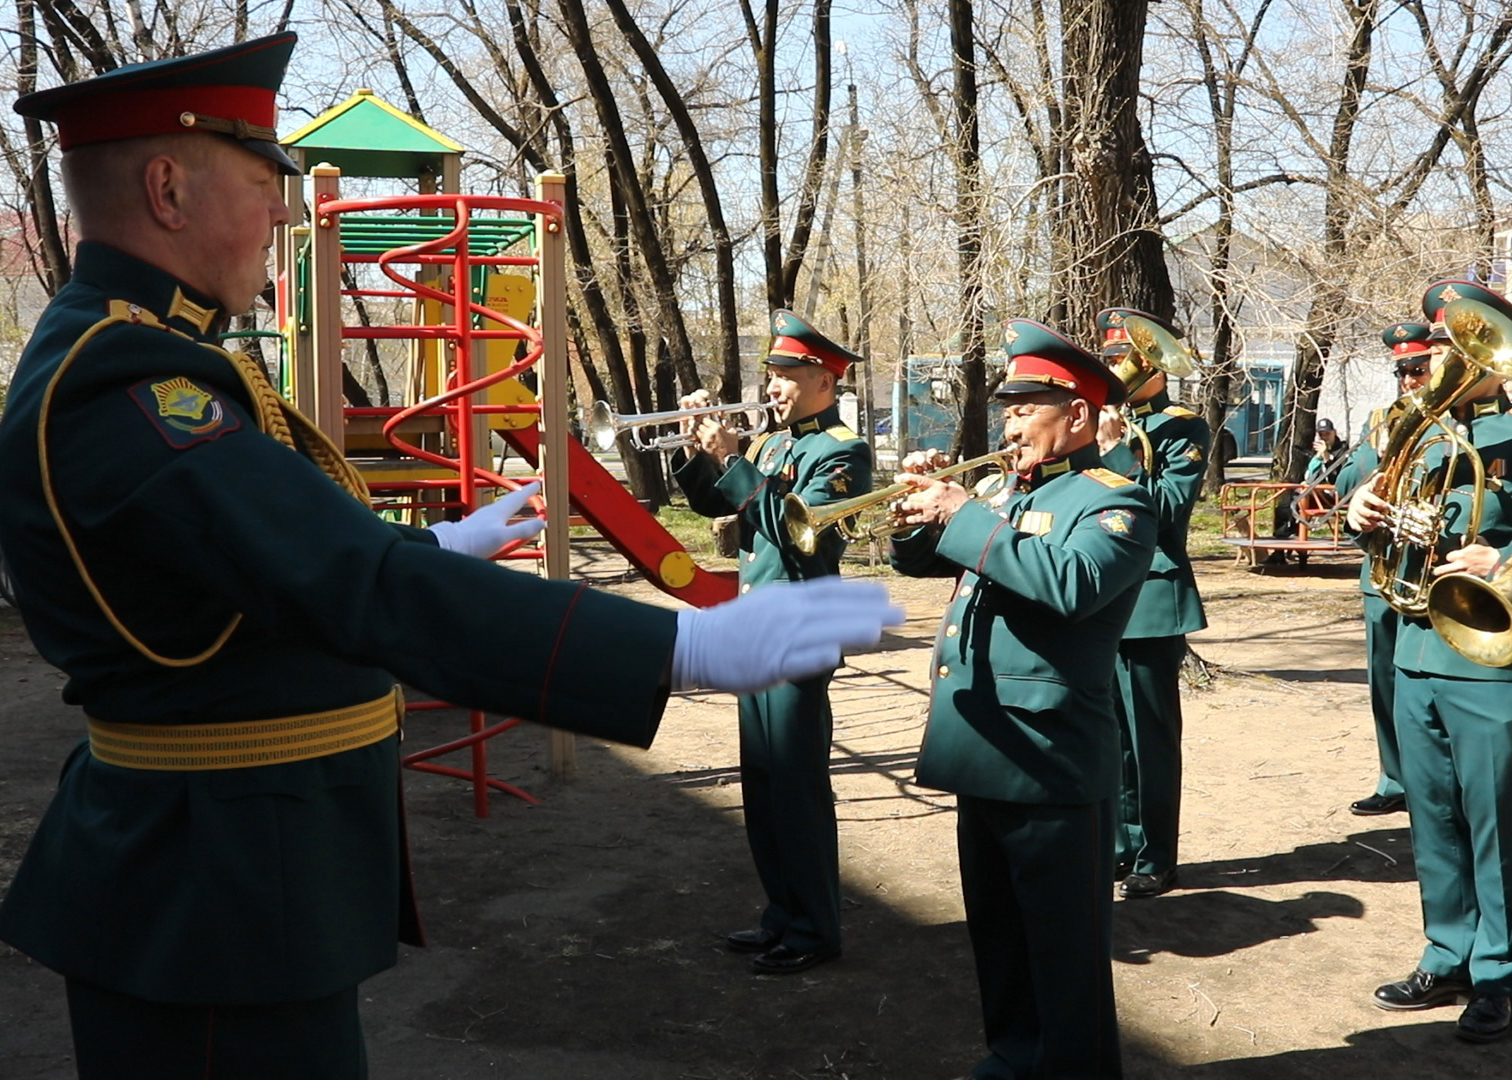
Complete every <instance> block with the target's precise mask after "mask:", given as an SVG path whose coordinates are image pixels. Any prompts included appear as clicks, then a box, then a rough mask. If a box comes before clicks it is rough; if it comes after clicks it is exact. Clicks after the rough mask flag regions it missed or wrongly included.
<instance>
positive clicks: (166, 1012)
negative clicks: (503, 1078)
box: [0, 33, 897, 1080]
mask: <svg viewBox="0 0 1512 1080" xmlns="http://www.w3.org/2000/svg"><path fill="white" fill-rule="evenodd" d="M294 42H295V37H294V35H293V34H288V33H285V34H279V35H275V36H272V37H266V38H259V39H256V40H252V41H248V42H245V43H243V44H240V45H234V46H230V47H228V48H225V49H219V50H215V51H213V52H208V53H202V54H199V55H194V56H188V57H183V58H179V59H174V60H166V61H161V62H156V63H151V64H144V65H133V66H128V67H123V68H118V69H116V70H115V71H112V72H110V73H109V74H106V75H103V76H100V77H98V78H96V79H92V80H89V81H86V82H83V83H76V84H70V85H66V86H62V87H57V88H53V89H49V90H44V91H41V92H38V93H36V94H32V95H28V96H26V97H24V98H22V99H21V100H20V101H18V102H17V104H16V108H17V110H18V111H19V112H21V113H22V114H23V115H26V116H28V117H35V118H37V119H41V120H49V121H52V122H53V123H55V124H56V126H57V129H58V140H59V143H60V145H61V147H62V150H63V161H62V169H63V180H64V185H65V187H66V189H67V193H68V199H69V203H70V206H71V208H72V211H73V215H74V219H73V220H74V223H75V225H76V226H77V228H78V231H79V235H80V237H81V241H80V244H79V247H78V252H77V257H76V260H75V265H74V268H73V275H72V277H71V279H70V281H69V282H68V284H67V285H66V286H65V287H64V288H63V289H62V290H61V291H60V292H59V293H58V295H57V296H56V297H55V298H54V299H53V301H52V302H51V304H49V306H48V307H47V309H46V311H45V312H44V313H43V315H42V316H41V318H40V320H39V321H38V324H37V327H36V330H35V333H34V335H33V337H32V339H31V341H30V343H29V344H28V346H27V348H26V350H25V352H24V353H23V355H22V358H21V361H20V363H19V365H18V368H17V371H16V375H15V378H14V380H13V382H12V383H11V386H10V391H9V400H8V402H7V409H6V411H5V415H4V419H3V421H0V545H3V546H4V548H5V553H6V559H7V566H8V568H9V569H10V571H11V573H12V575H13V580H14V585H15V589H16V595H17V600H18V604H19V607H20V610H21V614H22V616H23V618H24V619H25V622H26V625H27V629H28V631H29V632H30V634H31V638H32V641H33V642H34V643H35V645H36V647H37V649H38V651H39V652H40V653H41V654H42V655H43V656H44V657H45V658H46V659H47V660H48V661H49V662H50V663H52V664H53V665H55V666H57V667H58V668H60V669H62V671H63V672H64V673H65V674H66V675H67V683H66V684H65V686H64V689H63V698H64V700H65V701H67V702H69V703H70V704H73V705H76V706H78V707H79V708H80V709H82V711H83V713H84V715H85V718H86V726H87V729H88V739H87V740H86V741H84V742H81V743H80V745H79V746H78V747H77V748H76V749H75V751H74V752H73V753H72V754H71V755H70V756H69V758H68V760H67V761H66V762H65V764H64V766H63V770H62V775H61V777H60V780H59V788H58V792H57V795H56V797H55V798H54V799H53V801H52V803H51V805H50V806H49V808H48V810H47V811H46V814H45V815H44V817H43V819H42V821H41V823H40V824H39V826H38V829H37V833H36V836H35V837H34V838H33V840H32V843H31V845H30V847H29V848H28V850H27V852H26V854H25V856H24V857H23V859H22V861H21V864H20V867H19V869H18V870H17V872H16V876H15V878H14V880H13V881H12V882H11V883H10V887H9V889H8V890H7V893H6V896H5V900H4V903H3V904H0V939H3V940H5V941H7V942H9V943H10V944H11V945H14V946H15V947H16V948H17V949H20V950H21V951H23V952H25V953H27V954H28V955H30V956H32V957H34V958H35V959H36V960H38V961H39V962H40V963H42V964H45V965H46V966H47V967H49V968H51V969H53V970H54V971H57V972H59V973H60V974H62V975H63V976H64V980H65V987H66V990H67V996H68V1004H69V1012H70V1021H71V1024H72V1029H73V1034H74V1048H75V1060H76V1065H77V1068H78V1073H79V1075H80V1076H81V1077H83V1078H85V1080H136V1078H141V1080H148V1078H150V1080H188V1078H191V1077H194V1078H201V1077H214V1078H216V1080H228V1078H230V1080H268V1078H271V1077H278V1078H280V1080H290V1078H293V1080H304V1078H310V1080H316V1078H318V1080H331V1078H337V1077H340V1078H358V1077H362V1076H365V1075H366V1072H367V1068H366V1051H365V1048H364V1045H363V1039H362V1030H361V1023H360V1019H359V1012H358V984H359V983H361V982H362V981H363V980H364V979H366V978H368V977H369V976H371V975H373V974H375V973H377V972H379V971H381V970H383V969H384V968H387V967H390V966H392V965H393V964H394V963H395V961H396V953H397V948H396V941H397V940H398V938H399V936H400V934H401V933H403V934H405V935H406V940H417V939H418V937H417V936H418V922H417V919H416V917H415V913H414V910H413V906H412V904H410V903H409V901H408V895H409V894H408V890H407V889H405V888H404V885H405V884H406V883H407V881H408V871H407V868H406V861H405V854H404V849H403V843H402V822H401V818H400V813H399V754H398V741H399V738H398V722H399V717H400V715H401V713H402V709H403V705H402V699H401V698H400V696H399V695H398V693H397V691H396V687H395V683H396V681H403V682H406V683H409V684H411V685H414V686H417V687H419V688H421V689H422V690H425V691H427V692H429V693H431V694H434V695H436V696H438V697H441V698H444V699H446V700H450V701H454V702H456V703H458V704H460V705H464V706H467V707H471V708H478V709H485V710H489V711H493V712H499V713H504V714H508V715H515V716H521V717H525V718H529V719H534V720H538V721H541V722H543V723H546V724H551V725H554V726H558V727H564V728H568V729H571V730H576V731H581V732H585V733H590V734H593V735H596V736H600V737H603V738H608V739H615V740H619V741H623V742H629V743H634V744H637V745H641V746H645V745H648V744H649V743H650V741H651V739H652V737H653V735H654V734H655V732H656V728H657V725H658V723H659V721H660V717H661V714H662V710H663V707H664V704H665V701H666V698H667V694H668V692H669V690H670V689H671V688H673V687H683V686H695V685H705V686H711V687H714V688H722V689H729V690H735V691H742V690H756V689H758V688H760V687H762V686H765V685H769V684H770V683H773V682H776V681H778V680H781V679H786V678H796V677H801V676H805V675H808V674H811V673H812V672H814V671H819V670H825V669H827V668H829V667H833V665H834V664H835V663H836V662H837V661H838V657H839V653H840V649H841V648H842V647H843V646H844V645H846V644H855V643H858V641H859V640H861V639H867V638H869V639H871V640H875V639H876V638H877V637H879V636H880V632H881V628H880V621H881V620H882V619H888V618H896V617H897V616H896V615H889V614H886V613H885V612H879V611H878V610H877V609H876V608H875V606H874V605H875V604H876V601H877V595H876V594H877V593H878V592H879V591H880V590H878V589H877V588H876V587H875V586H863V585H860V584H858V583H838V582H836V583H833V584H831V583H827V582H826V583H814V584H808V583H806V584H805V585H803V586H793V587H790V588H789V590H788V591H787V595H773V596H770V597H746V598H743V599H740V600H736V601H734V602H732V603H730V604H728V605H723V606H721V607H718V608H713V609H710V610H708V611H695V610H692V609H689V610H687V611H681V612H673V611H669V610H665V609H661V608H657V607H652V606H646V605H641V604H637V603H634V602H631V601H628V600H625V599H623V598H619V597H615V596H612V595H609V594H605V593H599V592H595V591H594V590H591V589H587V588H585V587H582V586H580V585H577V584H571V583H565V582H549V581H546V580H543V579H539V578H536V577H535V576H533V575H529V574H523V573H517V572H514V571H510V570H505V569H503V568H501V567H499V566H497V565H495V564H493V563H492V562H490V561H488V560H487V559H486V558H478V557H473V556H475V555H491V554H493V553H494V552H495V551H496V550H497V549H498V547H499V546H500V545H501V544H502V543H503V542H504V541H506V540H508V539H509V538H511V537H512V536H516V535H520V533H519V532H516V531H514V530H512V529H511V527H509V526H507V525H506V524H504V523H503V522H504V519H506V518H507V514H501V513H498V512H494V511H480V512H478V513H476V514H473V515H471V516H469V517H467V518H466V519H464V520H463V521H461V522H456V523H449V524H450V526H451V527H450V528H447V529H439V530H424V529H417V528H409V527H405V526H397V525H390V524H387V523H385V522H383V521H381V520H380V519H379V518H378V517H377V516H376V515H374V514H373V513H372V512H371V510H370V508H369V506H368V503H367V493H366V490H365V488H364V486H363V484H362V481H361V479H360V477H358V476H357V474H356V473H355V471H354V470H353V469H352V468H351V467H350V466H349V465H348V463H347V462H346V461H345V459H344V458H343V457H342V455H341V452H340V450H339V449H338V448H337V447H335V446H334V445H332V443H331V442H330V441H329V440H328V439H326V438H325V437H324V436H323V435H322V434H321V432H320V431H319V429H318V428H316V427H315V426H314V425H312V424H311V423H310V422H309V421H308V420H306V419H305V418H304V417H303V416H301V415H300V414H299V413H298V412H297V411H295V410H294V409H293V407H292V406H290V405H289V404H288V403H287V402H286V401H284V400H283V399H282V398H281V397H279V395H278V394H277V393H276V392H275V391H274V389H273V387H272V386H271V384H270V383H269V382H268V380H267V377H266V375H265V374H264V373H263V371H262V369H261V367H260V366H259V365H258V364H257V362H256V361H254V360H251V359H250V358H248V357H246V356H242V355H240V354H232V353H228V352H226V351H224V350H222V349H220V348H219V347H217V345H216V341H217V334H218V332H219V331H220V330H221V329H222V328H223V326H224V324H225V322H226V319H227V316H228V315H231V314H234V313H238V312H244V311H247V310H249V309H250V307H251V305H252V302H253V300H254V299H255V298H256V296H257V295H258V294H259V293H260V292H261V290H262V288H263V286H264V284H265V282H266V279H267V252H268V249H269V247H270V246H271V244H272V241H273V232H274V229H275V228H277V227H278V226H280V225H283V224H284V223H285V222H286V221H287V219H288V210H287V208H286V207H285V205H284V203H283V199H282V196H281V194H280V191H281V185H280V174H281V173H285V172H287V173H293V171H294V166H293V163H292V162H291V161H290V160H289V159H288V157H287V156H286V155H285V154H284V153H283V151H282V149H281V148H280V147H279V146H278V144H277V142H276V141H275V136H274V131H273V124H274V114H275V97H276V93H277V89H278V86H279V84H280V82H281V80H282V76H283V71H284V68H285V65H286V64H287V62H288V60H289V56H290V54H291V52H292V50H293V47H294ZM501 504H510V505H518V500H517V499H504V500H501ZM526 531H528V529H527V530H526ZM821 587H827V588H828V589H829V591H830V594H829V595H823V589H822V588H821ZM774 592H775V590H774ZM862 592H864V595H862V594H861V593H862ZM884 606H885V602H884ZM868 608H870V609H871V610H870V612H869V613H868ZM501 612H503V613H509V615H510V617H511V618H512V619H513V620H514V625H515V626H516V628H517V629H518V630H519V633H517V634H514V635H512V636H511V644H510V648H509V651H508V652H504V651H501V650H500V649H499V647H498V645H497V644H496V641H497V636H496V635H491V634H486V633H483V632H481V631H482V629H483V628H484V627H486V626H488V625H492V624H494V622H495V621H496V620H497V619H498V618H499V617H500V613H501ZM868 621H871V622H874V623H876V624H877V625H872V626H868V625H867V623H868ZM811 627H812V628H813V639H812V640H810V641H807V642H804V643H801V644H799V645H798V646H797V647H796V648H795V649H791V650H789V651H786V652H781V653H779V652H777V651H775V650H759V651H758V650H750V649H742V646H743V645H745V644H746V643H747V642H748V641H749V640H750V637H751V636H752V635H755V636H758V637H759V636H760V635H761V634H763V633H770V634H778V633H781V634H782V635H785V636H786V635H792V634H795V633H797V634H801V635H803V636H804V637H809V635H810V628H811ZM789 643H790V644H791V643H792V642H791V640H789ZM763 658H767V659H769V660H770V661H772V662H771V663H770V664H765V666H763V665H764V663H765V662H764V661H763ZM759 661H760V662H759Z"/></svg>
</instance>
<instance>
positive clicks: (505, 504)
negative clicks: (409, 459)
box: [430, 481, 546, 559]
mask: <svg viewBox="0 0 1512 1080" xmlns="http://www.w3.org/2000/svg"><path fill="white" fill-rule="evenodd" d="M540 490H541V485H540V483H539V481H538V482H536V483H534V484H526V485H525V486H524V487H522V488H520V489H519V490H517V491H511V492H510V493H509V494H508V495H506V496H504V497H503V498H502V499H495V500H494V501H493V502H491V503H489V504H488V505H487V506H482V507H479V508H478V509H477V510H474V511H473V512H472V513H471V514H468V515H467V516H466V517H465V518H463V519H462V520H461V521H438V522H436V523H435V524H434V525H432V526H431V527H430V532H431V535H433V536H434V537H435V538H436V543H438V544H440V545H441V546H442V547H443V548H445V549H446V550H447V551H455V552H457V553H458V554H460V555H473V556H475V557H477V558H479V559H486V558H487V557H488V556H490V555H492V554H493V553H494V552H496V551H498V550H499V549H500V548H501V547H503V546H504V545H505V544H508V543H510V542H511V541H514V540H528V539H530V537H532V536H534V535H535V534H536V533H538V532H540V531H541V530H542V529H544V528H545V527H546V519H545V518H539V517H533V518H526V519H525V520H524V521H521V522H518V523H516V524H514V525H511V524H509V519H510V518H512V517H514V516H515V515H516V514H518V513H519V512H520V508H521V507H523V506H524V505H525V502H526V500H527V499H529V498H530V497H531V496H532V495H534V494H535V493H536V492H538V491H540Z"/></svg>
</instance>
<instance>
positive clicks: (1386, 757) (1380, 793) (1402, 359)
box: [1334, 322, 1432, 817]
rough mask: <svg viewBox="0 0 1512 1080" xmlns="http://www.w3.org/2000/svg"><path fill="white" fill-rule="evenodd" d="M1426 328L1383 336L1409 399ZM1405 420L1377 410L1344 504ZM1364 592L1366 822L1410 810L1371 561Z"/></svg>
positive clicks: (1390, 657)
mask: <svg viewBox="0 0 1512 1080" xmlns="http://www.w3.org/2000/svg"><path fill="white" fill-rule="evenodd" d="M1431 330H1432V327H1430V326H1429V325H1428V324H1427V323H1419V322H1404V323H1393V324H1392V325H1391V326H1388V327H1387V328H1386V329H1385V330H1383V331H1381V341H1382V343H1383V344H1385V345H1386V347H1387V348H1388V349H1390V350H1391V358H1392V363H1393V365H1394V369H1395V372H1396V378H1397V389H1398V391H1399V392H1400V393H1402V394H1405V393H1408V392H1409V391H1412V390H1416V389H1417V388H1418V387H1420V386H1422V385H1424V384H1425V383H1427V381H1428V358H1429V354H1430V353H1431V352H1432V347H1431V345H1430V344H1429V341H1428V335H1429V333H1430V332H1431ZM1400 415H1401V406H1400V404H1399V403H1396V402H1393V403H1392V404H1391V405H1383V406H1381V407H1380V408H1377V409H1372V410H1371V412H1370V418H1369V420H1367V421H1366V425H1365V430H1364V432H1363V433H1362V434H1361V436H1360V440H1359V443H1358V444H1357V445H1356V447H1355V450H1354V453H1353V454H1351V455H1350V458H1349V460H1348V461H1347V462H1345V463H1344V465H1343V467H1342V468H1340V469H1339V473H1338V476H1337V477H1336V478H1335V479H1334V485H1335V489H1336V490H1337V491H1338V492H1339V493H1340V497H1341V498H1347V497H1348V495H1349V494H1350V492H1352V491H1353V490H1354V489H1355V488H1356V487H1358V486H1359V485H1360V482H1361V481H1362V480H1364V479H1365V478H1366V477H1368V476H1369V475H1370V474H1371V473H1373V472H1375V470H1376V467H1377V466H1378V465H1379V464H1380V460H1381V459H1380V453H1381V449H1382V448H1383V447H1384V446H1385V445H1386V440H1387V438H1389V437H1390V433H1391V424H1392V422H1393V421H1394V420H1395V419H1396V417H1398V416H1400ZM1360 592H1361V594H1362V595H1363V597H1364V602H1365V658H1366V677H1367V679H1368V680H1369V683H1370V713H1371V716H1372V718H1373V719H1374V720H1375V736H1376V753H1377V756H1378V757H1379V758H1380V771H1379V773H1378V776H1377V780H1376V787H1375V791H1373V792H1372V793H1371V794H1369V795H1367V796H1365V797H1364V798H1363V799H1356V800H1355V801H1354V802H1352V803H1350V804H1349V812H1350V813H1351V814H1358V815H1360V816H1362V817H1371V816H1376V815H1380V814H1394V813H1397V812H1398V811H1401V810H1405V809H1407V798H1406V796H1405V795H1403V793H1402V758H1401V753H1400V751H1399V750H1398V749H1397V737H1396V720H1395V719H1394V713H1395V707H1396V704H1395V703H1396V638H1397V618H1398V616H1397V613H1396V610H1395V609H1394V608H1392V607H1391V605H1389V604H1387V603H1386V601H1385V600H1383V599H1382V598H1381V594H1380V592H1379V591H1378V590H1377V589H1376V587H1375V586H1374V585H1372V584H1371V583H1370V560H1369V559H1366V560H1364V562H1363V563H1362V565H1361V567H1360Z"/></svg>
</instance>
